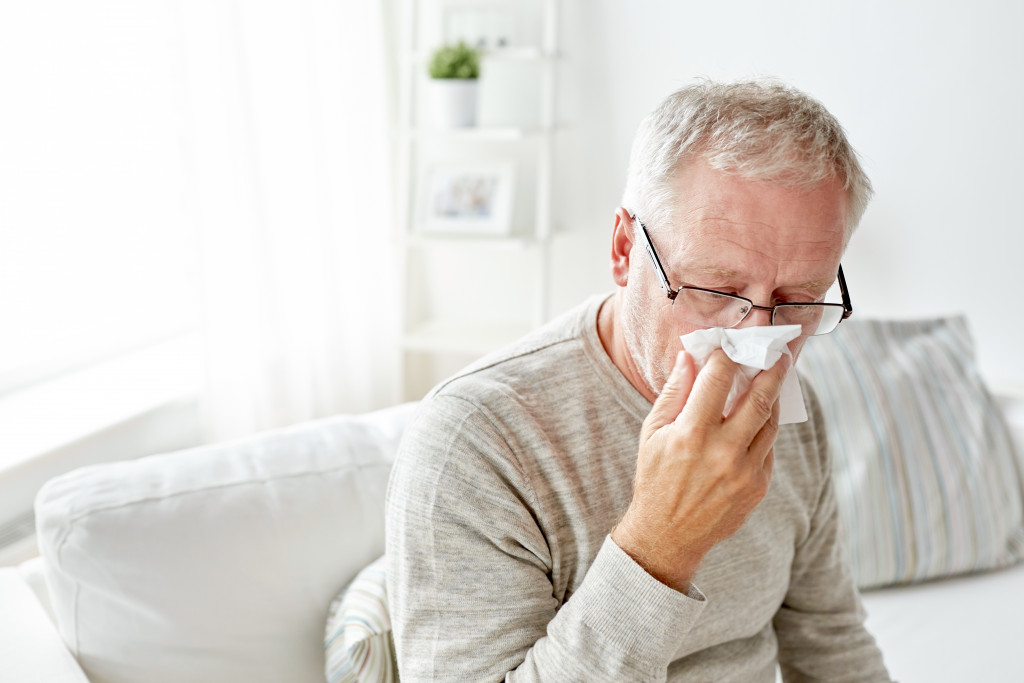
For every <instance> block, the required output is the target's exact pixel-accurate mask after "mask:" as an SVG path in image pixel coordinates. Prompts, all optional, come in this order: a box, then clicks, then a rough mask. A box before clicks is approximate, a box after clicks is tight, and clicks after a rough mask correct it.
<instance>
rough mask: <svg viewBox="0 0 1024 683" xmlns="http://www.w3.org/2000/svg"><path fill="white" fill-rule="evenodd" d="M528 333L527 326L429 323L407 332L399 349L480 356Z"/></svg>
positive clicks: (498, 323)
mask: <svg viewBox="0 0 1024 683" xmlns="http://www.w3.org/2000/svg"><path fill="white" fill-rule="evenodd" d="M529 331H530V325H529V324H527V323H510V322H480V321H471V320H430V321H427V322H425V323H422V324H420V325H417V326H415V327H414V328H413V329H412V330H410V331H409V332H407V333H406V334H405V335H404V336H403V338H402V347H403V348H404V349H405V350H406V351H425V352H445V351H449V352H455V353H466V354H473V355H483V354H485V353H488V352H490V351H494V350H495V349H498V348H500V347H502V346H504V345H505V344H508V343H509V342H512V341H515V340H516V339H518V338H519V337H522V336H523V335H524V334H526V333H527V332H529Z"/></svg>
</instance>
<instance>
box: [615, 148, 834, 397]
mask: <svg viewBox="0 0 1024 683" xmlns="http://www.w3.org/2000/svg"><path fill="white" fill-rule="evenodd" d="M675 187H676V190H677V191H676V203H675V216H676V218H675V221H676V225H674V226H648V228H649V230H650V229H651V228H653V230H650V232H651V239H652V241H653V242H654V247H655V249H656V250H657V252H658V255H659V257H660V259H661V263H662V266H664V268H665V272H666V274H667V275H668V280H669V283H670V284H671V286H672V288H673V289H675V288H678V287H680V286H681V285H692V286H695V287H704V288H707V289H714V290H718V291H721V292H726V293H729V294H738V295H740V296H743V297H746V298H747V299H750V300H751V301H753V302H754V304H755V305H758V306H772V305H774V304H776V303H780V302H783V301H822V300H823V298H824V296H825V293H826V292H827V291H828V289H829V287H830V286H831V284H832V283H833V282H834V281H835V278H836V271H837V270H838V269H839V260H840V257H841V256H842V252H843V246H844V229H845V226H846V222H847V216H848V200H847V197H846V192H845V190H844V189H843V186H842V184H841V183H840V182H839V181H837V180H834V179H833V180H829V181H826V182H823V183H820V184H818V185H813V186H810V187H803V188H791V187H785V186H782V185H778V184H774V183H771V182H766V181H757V180H747V179H744V178H740V177H737V176H732V175H727V174H725V173H722V172H720V171H716V170H714V169H712V168H710V167H709V166H708V165H707V164H706V163H704V162H703V161H695V162H692V163H689V164H687V165H686V166H685V167H684V168H683V170H682V171H681V172H680V173H679V175H678V177H677V178H676V182H675ZM640 219H641V220H643V216H640ZM622 321H623V327H624V329H623V333H624V337H625V340H626V345H627V347H628V349H629V352H630V355H632V357H633V360H634V362H635V363H636V366H637V369H638V370H639V371H640V373H641V374H642V376H643V377H644V379H645V380H646V382H647V384H648V386H649V387H650V388H651V390H652V391H653V392H654V393H660V391H661V388H662V387H663V386H664V384H665V380H666V378H667V377H668V374H669V372H670V371H671V370H672V365H673V363H674V361H675V357H676V355H677V354H678V352H679V350H680V349H681V348H682V344H681V343H680V341H679V336H680V335H683V334H687V333H688V332H692V331H693V330H695V329H698V326H696V325H687V324H682V323H679V322H678V321H677V320H676V319H675V318H674V317H673V315H672V302H671V301H670V300H669V299H668V297H666V296H665V293H664V291H663V290H662V289H661V287H660V286H659V285H658V279H657V276H656V275H655V271H654V266H653V264H652V263H651V261H650V258H649V257H648V256H647V253H646V251H645V250H644V248H643V246H642V245H640V244H637V243H634V244H633V249H632V252H631V256H630V263H629V280H628V282H627V284H626V289H625V293H624V311H623V316H622ZM768 324H769V313H768V312H766V311H757V310H755V311H753V312H752V313H751V314H750V315H749V316H747V318H746V319H745V320H744V321H743V322H742V323H741V324H740V325H739V326H740V327H747V326H751V325H768ZM804 341H806V338H805V337H800V338H798V339H796V340H794V341H793V342H791V343H790V345H789V346H790V350H791V351H792V352H793V355H794V358H795V357H796V356H797V355H798V354H799V352H800V348H801V347H802V346H803V343H804Z"/></svg>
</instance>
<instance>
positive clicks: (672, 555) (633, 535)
mask: <svg viewBox="0 0 1024 683" xmlns="http://www.w3.org/2000/svg"><path fill="white" fill-rule="evenodd" d="M610 535H611V539H612V541H613V542H614V543H615V545H617V546H619V548H620V549H621V550H622V552H624V553H626V554H627V555H629V557H630V558H631V559H632V560H633V561H634V562H636V563H637V564H638V565H640V567H641V568H642V569H643V570H644V571H645V572H647V573H648V574H650V575H651V576H652V577H653V578H654V579H655V580H657V581H659V582H660V583H663V584H665V585H666V586H668V587H669V588H672V589H673V590H676V591H679V592H680V593H684V594H685V593H688V592H689V591H690V585H691V584H690V581H691V579H692V578H693V575H694V574H696V573H697V567H698V565H699V564H700V561H701V560H702V559H703V557H704V554H703V553H700V554H698V553H691V552H678V551H677V552H666V550H667V549H666V548H664V547H659V546H661V545H662V544H659V543H651V542H649V541H647V539H646V538H645V536H644V534H643V533H641V532H638V530H636V529H635V528H634V527H633V525H631V524H630V523H629V521H627V519H625V518H623V519H622V520H621V521H620V522H619V523H618V524H616V525H615V528H614V529H612V532H611V534H610Z"/></svg>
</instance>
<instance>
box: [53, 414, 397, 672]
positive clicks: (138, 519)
mask: <svg viewBox="0 0 1024 683" xmlns="http://www.w3.org/2000/svg"><path fill="white" fill-rule="evenodd" d="M413 410H414V407H413V406H412V405H404V406H397V407H395V408H391V409H387V410H384V411H379V412H376V413H370V414H367V415H363V416H340V417H332V418H328V419H324V420H318V421H316V422H311V423H305V424H303V425H299V426H297V427H292V428H287V429H283V430H275V431H273V432H268V433H264V434H261V435H257V436H254V437H249V438H245V439H241V440H238V441H234V442H231V443H227V444H218V445H211V446H204V447H200V448H196V449H191V450H188V451H182V452H178V453H170V454H165V455H159V456H152V457H148V458H142V459H139V460H134V461H127V462H119V463H111V464H104V465H97V466H92V467H87V468H83V469H79V470H76V471H73V472H70V473H68V474H66V475H63V476H61V477H58V478H56V479H54V480H52V481H50V482H49V483H47V485H46V486H45V487H44V488H43V489H42V490H41V491H40V493H39V496H38V498H37V499H36V516H37V527H38V531H39V544H40V550H41V552H42V554H43V556H44V558H45V559H46V563H47V582H48V584H49V587H50V591H51V595H52V598H53V607H54V612H55V614H56V617H57V623H58V626H59V630H60V633H61V635H62V637H63V638H64V640H65V642H66V643H67V644H68V646H69V648H70V649H71V651H72V652H73V653H74V654H75V655H76V656H77V657H78V660H79V662H80V663H81V665H82V667H83V669H84V670H85V671H86V673H87V674H88V676H89V678H90V680H92V681H94V682H95V683H102V682H109V683H120V682H122V681H123V682H125V683H127V682H128V681H142V680H160V681H165V682H168V683H174V682H177V681H181V682H185V681H188V682H189V683H196V682H202V681H211V682H212V681H242V680H244V681H249V682H257V681H268V682H269V681H285V680H287V681H298V682H302V681H310V682H312V681H317V682H318V683H319V682H322V681H323V677H324V651H323V647H322V644H323V628H324V622H325V620H326V618H327V608H328V605H329V604H330V602H331V599H332V598H333V597H334V595H335V594H337V592H338V590H339V589H340V588H341V587H342V586H344V585H345V584H346V583H348V581H350V580H351V579H352V577H353V576H354V575H355V574H356V573H357V572H358V571H359V570H360V569H361V568H363V567H365V566H366V565H367V564H368V563H369V562H370V561H371V560H373V559H374V558H376V557H378V556H380V555H381V553H383V550H384V538H383V535H384V534H383V532H384V492H385V488H386V484H387V478H388V475H389V472H390V468H391V462H392V459H393V457H394V453H395V450H396V448H397V443H398V439H399V436H400V433H401V430H402V428H403V427H404V426H405V423H406V421H407V420H408V419H409V417H410V416H411V412H412V411H413Z"/></svg>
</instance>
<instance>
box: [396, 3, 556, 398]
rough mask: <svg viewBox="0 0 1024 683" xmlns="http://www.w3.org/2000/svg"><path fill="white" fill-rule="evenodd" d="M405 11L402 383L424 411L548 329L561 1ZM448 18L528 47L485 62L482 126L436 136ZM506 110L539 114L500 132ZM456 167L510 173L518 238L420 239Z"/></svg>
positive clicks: (490, 54) (500, 51) (412, 6)
mask: <svg viewBox="0 0 1024 683" xmlns="http://www.w3.org/2000/svg"><path fill="white" fill-rule="evenodd" d="M402 7H403V12H402V17H403V27H402V29H403V30H402V32H401V34H400V35H401V43H402V45H403V47H404V54H403V55H402V59H401V61H400V67H401V74H400V94H399V128H398V131H397V134H398V140H397V141H398V168H397V171H398V179H399V187H398V190H399V198H400V200H399V201H400V204H399V214H398V215H399V219H400V221H401V225H402V230H401V241H400V251H401V254H400V259H399V262H400V266H401V268H400V270H401V273H402V280H403V293H404V296H403V302H404V303H403V306H404V314H403V334H402V361H401V363H402V372H401V375H402V377H403V393H404V395H405V397H406V398H407V399H416V398H420V397H422V395H423V394H424V393H425V392H426V391H427V390H428V389H429V388H430V387H431V386H433V384H435V383H436V382H438V381H440V380H441V379H443V378H444V377H445V376H447V375H448V374H450V373H451V372H453V371H455V370H457V369H458V368H459V367H461V366H463V365H465V364H466V363H468V362H470V361H471V360H473V359H474V358H476V357H479V356H481V355H483V354H485V353H487V352H489V351H492V350H494V349H496V348H499V347H500V346H502V345H504V344H506V343H508V342H510V341H513V340H514V339H516V338H518V337H519V336H522V335H523V334H525V333H526V332H528V331H529V330H531V329H533V328H535V327H537V326H539V325H541V324H543V323H544V322H546V321H547V320H548V318H549V299H550V272H549V267H550V263H549V261H550V240H551V233H552V220H551V183H552V172H553V171H552V167H553V156H554V136H555V134H556V132H557V131H556V126H555V93H556V90H555V87H556V67H557V60H558V59H559V46H558V27H557V20H558V14H559V8H558V0H532V1H531V0H517V1H514V2H513V1H511V0H506V1H502V0H475V1H473V0H404V2H403V6H402ZM452 7H458V8H462V9H466V8H469V9H470V11H472V8H482V9H483V10H484V11H485V12H487V11H491V12H494V11H497V12H499V13H500V12H504V13H505V15H506V16H507V17H509V18H513V19H514V20H515V21H518V22H519V26H518V29H519V33H520V34H521V35H522V36H523V37H521V38H520V39H518V40H512V41H510V43H509V44H508V46H507V47H502V48H497V49H492V50H487V51H486V52H485V55H484V58H483V59H482V61H481V77H480V97H481V101H480V103H479V104H480V107H479V108H480V111H481V120H480V121H479V125H478V126H477V127H473V128H461V129H437V128H434V127H433V126H432V123H431V121H430V120H429V117H428V116H427V112H426V110H425V106H424V102H423V99H424V98H423V94H422V91H423V86H424V84H425V83H426V82H427V74H426V70H427V62H428V59H429V55H430V53H431V52H432V50H433V49H434V48H435V47H437V46H438V45H440V44H442V43H443V42H446V41H448V40H450V36H446V35H445V34H444V27H443V16H442V15H443V14H444V13H445V12H447V11H449V10H450V9H451V8H452ZM501 72H504V73H506V74H508V73H511V74H518V76H519V78H518V80H517V79H514V78H513V79H506V81H505V82H504V83H503V82H501V81H500V80H499V79H498V78H497V77H495V78H494V79H490V76H491V75H492V74H499V73H501ZM489 79H490V80H489ZM488 98H490V99H488ZM503 98H504V101H507V102H509V103H512V104H521V103H523V102H526V103H529V104H532V103H536V111H531V112H529V114H528V115H527V116H520V118H519V120H503V118H502V115H503V114H504V113H505V111H506V110H514V109H516V107H515V106H509V107H502V106H500V102H501V101H503ZM488 102H490V104H492V105H494V104H495V103H499V106H491V107H490V109H489V110H490V111H491V112H492V116H490V117H488V116H487V115H486V111H487V110H488V106H487V105H488ZM530 108H532V107H530ZM519 109H520V110H522V109H523V107H519ZM494 112H497V115H494ZM520 113H521V112H520ZM453 161H454V162H456V163H458V162H461V163H492V162H495V163H496V162H502V163H512V164H514V166H515V168H516V178H517V179H516V182H515V184H514V195H515V196H514V197H513V198H512V202H511V204H512V212H511V213H512V229H511V232H510V234H508V235H497V236H495V235H483V234H480V235H476V234H437V233H434V232H430V233H428V232H425V231H423V230H422V222H423V214H422V205H423V196H424V195H423V193H424V183H425V182H426V178H427V170H428V169H429V168H430V167H431V165H432V164H436V163H452V162H453Z"/></svg>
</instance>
